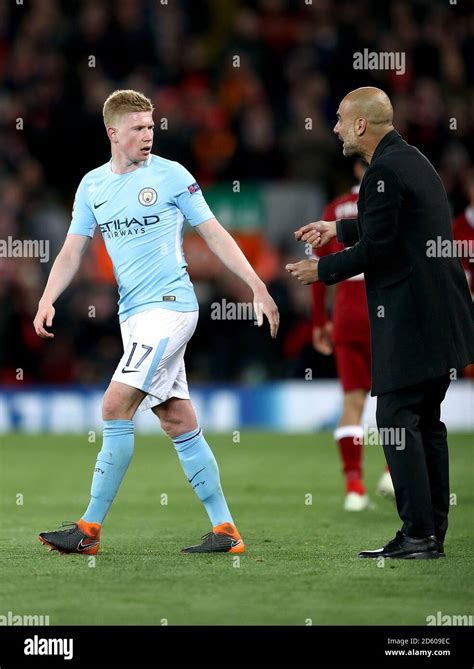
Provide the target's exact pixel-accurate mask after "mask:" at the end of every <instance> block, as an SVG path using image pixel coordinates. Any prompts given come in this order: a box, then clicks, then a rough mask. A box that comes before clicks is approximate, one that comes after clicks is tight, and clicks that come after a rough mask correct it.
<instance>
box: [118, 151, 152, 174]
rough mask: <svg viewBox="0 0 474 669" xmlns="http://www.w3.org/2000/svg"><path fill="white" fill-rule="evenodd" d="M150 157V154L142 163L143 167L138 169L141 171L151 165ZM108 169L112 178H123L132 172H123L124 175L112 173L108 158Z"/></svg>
mask: <svg viewBox="0 0 474 669" xmlns="http://www.w3.org/2000/svg"><path fill="white" fill-rule="evenodd" d="M151 156H152V154H151V153H150V155H149V156H148V158H147V159H146V160H145V162H144V163H143V165H142V166H141V167H140V168H139V169H143V168H144V167H148V165H149V164H150V163H151ZM108 168H109V172H110V174H113V175H114V177H125V176H126V175H127V174H132V172H125V173H124V174H117V172H113V171H112V158H110V160H109V163H108Z"/></svg>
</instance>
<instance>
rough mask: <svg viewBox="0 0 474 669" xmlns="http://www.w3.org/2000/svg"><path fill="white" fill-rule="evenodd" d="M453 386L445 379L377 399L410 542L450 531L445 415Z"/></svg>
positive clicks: (431, 381) (400, 512)
mask: <svg viewBox="0 0 474 669" xmlns="http://www.w3.org/2000/svg"><path fill="white" fill-rule="evenodd" d="M449 383H450V378H449V375H445V376H442V377H440V378H437V379H432V380H430V381H427V382H424V383H420V384H418V385H415V386H409V387H408V388H402V389H400V390H395V391H393V392H390V393H385V394H383V395H379V396H378V398H377V426H378V428H379V430H381V439H382V444H383V449H384V452H385V458H386V460H387V464H388V466H389V469H390V474H391V476H392V481H393V486H394V488H395V498H396V502H397V509H398V514H399V516H400V518H401V520H402V522H403V526H402V532H405V534H408V535H409V536H411V537H426V536H429V535H431V534H435V535H436V536H437V538H438V539H441V540H444V536H445V534H446V531H447V529H448V511H449V457H448V440H447V431H446V426H445V424H444V423H442V422H441V420H440V413H441V402H442V401H443V399H444V396H445V395H446V391H447V390H448V387H449ZM382 428H384V429H382Z"/></svg>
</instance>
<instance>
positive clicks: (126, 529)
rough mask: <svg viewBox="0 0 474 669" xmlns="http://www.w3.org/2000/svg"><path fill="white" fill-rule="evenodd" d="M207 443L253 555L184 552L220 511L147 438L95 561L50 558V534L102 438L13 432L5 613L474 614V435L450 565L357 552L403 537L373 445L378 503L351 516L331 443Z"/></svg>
mask: <svg viewBox="0 0 474 669" xmlns="http://www.w3.org/2000/svg"><path fill="white" fill-rule="evenodd" d="M206 436H207V438H208V441H209V443H210V445H211V447H212V448H213V450H214V452H215V455H216V457H217V460H218V462H219V466H220V470H221V478H222V483H223V487H224V491H225V493H226V496H227V499H228V502H229V506H230V508H231V511H232V513H233V515H234V519H235V521H236V523H237V524H238V527H239V529H240V531H241V533H242V535H243V537H244V539H245V541H246V544H247V547H248V549H247V553H245V554H244V555H241V556H239V557H238V558H237V557H236V556H232V555H229V554H217V555H181V554H180V552H179V550H180V548H181V547H183V546H187V545H190V544H191V543H196V542H197V541H198V540H199V538H200V536H201V535H203V534H205V533H206V532H208V531H209V529H210V526H209V522H208V518H207V515H206V514H205V511H204V510H203V508H202V506H201V504H200V502H199V501H198V500H197V498H196V497H195V495H194V493H193V491H192V490H191V488H190V487H189V485H188V483H187V481H186V479H185V477H184V474H183V473H182V471H181V468H180V466H179V463H178V460H177V456H176V454H175V452H174V449H173V446H172V444H171V442H170V441H169V440H168V439H166V438H165V437H159V436H156V437H150V436H141V435H140V434H138V435H137V437H136V442H135V455H134V458H133V460H132V463H131V465H130V468H129V470H128V473H127V476H126V478H125V480H124V482H123V484H122V487H121V489H120V491H119V493H118V495H117V498H116V500H115V503H114V505H113V506H112V509H111V511H110V513H109V516H108V517H107V519H106V523H105V525H104V529H103V532H102V547H101V551H100V553H99V554H98V555H97V557H96V559H95V564H94V560H91V559H90V558H89V557H87V556H81V555H73V556H62V555H59V554H58V553H56V552H55V553H50V552H48V551H47V550H46V549H45V548H44V547H43V546H42V545H41V544H40V543H39V542H38V541H37V539H36V537H37V534H38V532H40V531H45V530H52V529H55V528H56V527H58V525H59V524H60V523H61V522H63V521H66V520H76V519H77V518H78V517H80V515H81V513H83V511H84V510H85V507H86V505H87V502H88V497H89V488H90V479H91V475H92V470H93V465H94V463H95V456H96V453H97V451H98V450H99V448H100V445H99V444H98V443H96V444H90V443H88V441H87V437H86V436H84V437H80V436H68V435H57V436H45V435H44V436H34V435H31V436H28V435H18V434H12V435H4V436H2V438H1V446H0V521H1V522H0V526H1V533H0V539H1V552H2V560H1V565H0V581H1V583H2V588H1V591H2V592H1V595H0V615H5V614H7V612H8V611H11V612H12V613H13V614H20V615H35V614H36V615H48V616H49V618H50V624H51V625H59V624H66V625H68V624H78V625H84V624H93V625H96V624H97V625H100V624H109V625H112V624H113V625H123V624H145V625H160V624H169V625H186V624H211V625H216V624H217V625H219V624H237V625H240V624H250V625H253V624H263V625H271V624H273V625H275V624H276V625H281V624H285V625H309V624H313V625H328V624H329V625H356V624H357V625H367V624H368V625H382V624H386V625H425V624H426V617H427V616H428V615H436V612H437V611H441V612H442V614H452V615H469V614H472V602H473V596H472V579H471V578H470V575H471V574H472V566H473V565H472V561H473V558H472V554H473V543H472V534H473V533H472V530H473V517H474V514H473V510H474V499H473V497H474V493H473V489H474V486H473V476H472V475H473V441H474V435H473V434H453V435H451V436H450V448H451V487H452V493H454V495H455V497H454V496H453V502H455V503H453V505H452V506H451V516H450V519H451V525H450V532H449V534H448V539H447V541H446V552H447V558H446V559H445V560H433V561H392V562H390V561H386V562H385V564H384V565H383V566H382V565H380V564H378V563H377V561H373V560H360V559H358V558H357V552H358V551H359V550H361V549H364V548H377V547H379V545H381V544H382V543H384V542H386V541H388V540H389V539H391V538H392V537H393V535H394V534H395V531H396V530H397V529H398V528H399V521H398V517H397V514H396V511H395V507H394V505H393V503H391V502H389V501H387V500H385V499H381V498H378V497H377V496H376V495H375V494H374V488H375V485H376V482H377V479H378V477H379V475H380V473H381V471H382V467H383V455H382V451H381V448H380V447H376V446H368V447H366V451H365V480H366V483H367V486H368V491H369V493H370V494H371V498H372V500H373V502H374V505H375V506H374V508H373V509H371V510H369V511H366V512H363V513H352V514H350V513H347V512H344V511H343V510H342V501H343V499H342V480H341V475H340V471H339V469H340V466H339V460H338V454H337V450H336V446H335V445H334V443H333V440H332V437H331V435H330V434H328V433H319V434H315V435H284V434H270V433H253V432H242V434H241V440H240V443H234V442H233V440H232V436H231V435H223V434H220V435H217V434H216V435H212V434H207V435H206ZM163 496H167V497H163ZM164 501H167V504H164V503H163V502H164Z"/></svg>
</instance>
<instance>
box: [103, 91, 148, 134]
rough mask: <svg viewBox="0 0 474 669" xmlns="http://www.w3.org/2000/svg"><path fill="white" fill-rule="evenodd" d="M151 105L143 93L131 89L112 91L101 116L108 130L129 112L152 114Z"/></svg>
mask: <svg viewBox="0 0 474 669" xmlns="http://www.w3.org/2000/svg"><path fill="white" fill-rule="evenodd" d="M152 111H153V104H152V102H151V100H150V99H149V98H147V97H146V96H145V95H143V93H139V92H138V91H132V90H131V89H125V90H119V91H114V92H113V93H111V94H110V95H109V97H108V98H107V100H106V101H105V102H104V107H103V110H102V114H103V117H104V124H105V127H106V128H109V127H110V126H111V125H112V124H113V123H114V122H116V121H117V120H118V119H119V118H120V117H121V116H123V115H124V114H130V113H131V112H152Z"/></svg>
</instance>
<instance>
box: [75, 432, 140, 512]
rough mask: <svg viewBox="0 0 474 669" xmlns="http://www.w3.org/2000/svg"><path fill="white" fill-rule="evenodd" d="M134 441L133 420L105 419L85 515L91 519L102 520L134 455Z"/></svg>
mask: <svg viewBox="0 0 474 669" xmlns="http://www.w3.org/2000/svg"><path fill="white" fill-rule="evenodd" d="M133 441H134V437H133V421H131V420H106V421H104V432H103V439H102V449H101V451H100V452H99V454H98V456H97V462H96V464H95V469H94V476H93V478H92V487H91V501H90V502H89V506H88V507H87V510H86V512H85V514H84V515H83V516H82V517H83V519H84V520H85V521H87V522H88V523H101V524H102V523H103V521H104V518H105V516H106V515H107V512H108V510H109V509H110V506H111V504H112V502H113V501H114V497H115V495H116V494H117V490H118V489H119V486H120V484H121V482H122V479H123V477H124V476H125V472H126V471H127V469H128V465H129V464H130V460H131V459H132V455H133Z"/></svg>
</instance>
